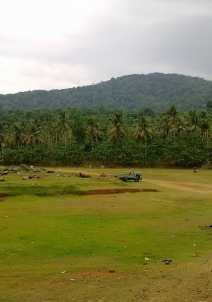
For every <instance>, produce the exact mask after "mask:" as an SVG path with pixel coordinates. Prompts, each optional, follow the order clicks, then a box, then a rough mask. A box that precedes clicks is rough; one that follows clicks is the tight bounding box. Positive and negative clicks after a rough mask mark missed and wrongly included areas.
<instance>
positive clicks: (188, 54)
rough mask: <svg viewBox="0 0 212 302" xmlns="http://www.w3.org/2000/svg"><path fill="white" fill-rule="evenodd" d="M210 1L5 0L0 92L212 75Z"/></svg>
mask: <svg viewBox="0 0 212 302" xmlns="http://www.w3.org/2000/svg"><path fill="white" fill-rule="evenodd" d="M211 14H212V2H211V1H209V0H202V1H201V2H200V1H197V0H192V1H191V0H160V1H158V0H130V1H129V0H89V1H88V0H78V1H75V0H51V1H50V0H30V1H29V0H28V1H27V0H19V1H16V0H1V2H0V81H1V87H0V93H13V92H18V91H24V90H34V89H47V90H49V89H60V88H69V87H72V86H81V85H88V84H91V83H93V82H94V83H96V82H100V81H103V80H108V79H110V78H111V77H117V76H122V75H124V74H131V73H149V72H157V71H158V72H166V73H167V72H168V73H172V72H173V73H175V72H177V73H182V74H189V75H194V76H201V77H205V78H207V79H212V71H211V70H212V66H211V65H212V64H211V62H212V60H211V59H212V51H211V50H212V49H211V48H212V44H211V41H210V34H211V28H212V27H211V25H212V24H211V23H212V22H211V20H212V19H211Z"/></svg>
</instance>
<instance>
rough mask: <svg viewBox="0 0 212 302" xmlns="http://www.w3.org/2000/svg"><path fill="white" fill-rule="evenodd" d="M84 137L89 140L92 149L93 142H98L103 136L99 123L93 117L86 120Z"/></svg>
mask: <svg viewBox="0 0 212 302" xmlns="http://www.w3.org/2000/svg"><path fill="white" fill-rule="evenodd" d="M86 135H87V137H88V138H89V139H90V140H91V143H92V148H93V144H94V142H96V141H98V140H99V139H100V138H101V137H102V136H103V133H102V132H101V130H100V129H99V123H98V122H97V120H96V118H95V117H93V116H91V117H89V118H88V119H87V127H86Z"/></svg>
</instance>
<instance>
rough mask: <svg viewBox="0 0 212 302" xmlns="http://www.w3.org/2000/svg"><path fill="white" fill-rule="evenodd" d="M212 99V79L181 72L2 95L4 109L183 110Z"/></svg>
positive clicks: (113, 79)
mask: <svg viewBox="0 0 212 302" xmlns="http://www.w3.org/2000/svg"><path fill="white" fill-rule="evenodd" d="M211 101H212V83H211V82H210V81H206V80H204V79H201V78H197V77H190V76H185V75H179V74H163V73H152V74H147V75H144V74H140V75H138V74H134V75H126V76H122V77H118V78H116V79H115V78H112V79H110V80H109V81H106V82H101V83H98V84H94V85H90V86H83V87H76V88H69V89H62V90H56V89H55V90H50V91H45V90H36V91H27V92H19V93H16V94H7V95H2V94H1V95H0V104H1V107H2V108H4V109H21V110H34V109H44V108H48V109H54V108H73V107H75V108H87V109H92V110H97V109H98V108H99V107H101V106H104V107H105V108H106V109H117V108H122V109H126V110H140V109H143V108H149V109H152V110H154V111H157V112H163V111H165V110H166V109H167V108H168V107H170V106H171V105H172V104H175V105H176V106H177V108H178V109H179V110H181V111H188V110H195V109H197V110H201V109H203V110H204V109H207V104H209V103H211Z"/></svg>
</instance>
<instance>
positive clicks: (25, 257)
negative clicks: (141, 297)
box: [0, 168, 212, 301]
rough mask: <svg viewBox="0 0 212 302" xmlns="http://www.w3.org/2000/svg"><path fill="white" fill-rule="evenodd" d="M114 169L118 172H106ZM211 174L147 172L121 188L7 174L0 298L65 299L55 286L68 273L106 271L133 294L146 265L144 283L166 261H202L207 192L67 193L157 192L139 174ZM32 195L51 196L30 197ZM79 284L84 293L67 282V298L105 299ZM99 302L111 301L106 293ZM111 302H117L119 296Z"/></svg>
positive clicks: (206, 248)
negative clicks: (121, 276)
mask: <svg viewBox="0 0 212 302" xmlns="http://www.w3.org/2000/svg"><path fill="white" fill-rule="evenodd" d="M67 170H68V168H67ZM119 171H120V172H122V171H123V170H121V169H120V170H108V171H107V172H108V173H109V172H110V173H111V174H117V172H119ZM88 172H89V171H88ZM92 172H96V173H98V172H101V171H99V170H97V169H92ZM67 173H68V172H67ZM210 173H211V172H210V171H208V170H205V171H201V173H200V172H198V173H197V174H198V176H197V174H195V175H193V174H192V173H191V171H190V170H159V169H155V170H154V169H152V170H151V169H146V170H144V171H143V178H144V181H143V182H139V183H134V182H132V183H124V182H121V181H119V180H118V179H116V178H114V177H112V176H110V177H106V178H99V176H98V175H97V174H96V175H93V176H92V178H89V179H81V178H78V177H70V178H68V177H64V178H61V177H58V176H57V175H56V174H54V175H52V174H51V175H48V176H46V177H45V178H42V179H38V180H33V179H32V180H29V181H23V180H22V178H21V176H20V175H8V176H7V177H5V179H6V181H5V182H4V183H2V184H1V186H0V192H2V193H8V194H12V196H9V197H4V198H1V202H0V269H1V270H0V277H1V281H0V291H1V296H2V300H1V301H62V300H61V297H63V301H69V298H70V296H69V295H68V292H67V291H66V290H65V291H64V286H59V285H58V284H63V285H64V284H65V283H64V282H68V281H67V279H66V276H67V274H69V275H70V276H71V274H74V273H76V272H79V273H80V272H81V273H82V274H83V273H86V272H87V273H89V272H108V270H109V269H114V270H115V271H116V272H119V273H123V274H126V273H130V274H131V275H130V277H129V278H130V281H129V280H128V281H129V283H130V284H131V285H130V286H131V287H132V288H134V289H135V287H136V286H137V285H138V282H140V281H139V280H140V278H141V275H139V274H142V275H143V274H144V273H145V268H146V267H148V269H149V270H151V271H152V274H151V276H150V277H149V278H150V279H151V278H153V279H154V278H156V279H157V278H159V277H158V275H157V273H156V272H157V271H158V270H161V265H162V264H161V260H163V259H172V261H173V263H174V264H175V265H179V267H181V265H182V264H183V263H187V262H191V261H192V262H194V263H195V262H198V261H199V260H201V259H203V258H204V257H207V255H208V254H210V253H211V250H212V248H211V246H212V245H211V243H212V242H211V240H212V230H210V229H205V230H202V229H201V228H199V226H200V225H211V224H212V221H211V216H212V196H211V195H210V194H204V193H192V192H183V191H176V190H174V189H170V188H165V187H160V189H161V190H160V191H159V192H156V193H133V194H127V193H125V194H123V193H122V194H111V195H104V194H100V195H88V196H78V195H75V194H67V193H70V192H73V191H77V190H91V189H104V188H105V189H108V188H120V187H126V188H135V187H139V188H155V187H157V188H159V187H158V186H155V185H150V184H148V183H145V177H146V178H152V179H162V180H169V181H171V180H172V181H177V182H186V179H188V178H189V182H202V183H203V184H205V183H207V184H209V183H210V179H209V177H210ZM199 175H200V176H199ZM196 176H197V177H196ZM39 193H40V194H45V193H51V194H53V195H52V196H37V195H36V194H39ZM145 258H149V259H151V260H148V261H147V260H145ZM61 272H65V273H64V274H61ZM134 274H135V275H134ZM137 274H138V275H137ZM136 276H137V277H136ZM67 278H69V277H67ZM70 278H71V277H70ZM70 278H69V279H68V280H69V282H70ZM127 278H128V277H127ZM136 278H137V279H136ZM150 279H148V280H150ZM83 280H84V279H83ZM106 280H107V281H106V283H107V284H109V285H108V286H109V287H110V288H111V289H110V290H109V292H110V293H111V294H113V292H115V290H116V287H117V280H116V281H115V283H114V285H112V284H113V283H112V281H111V279H110V278H109V279H106ZM121 280H122V281H120V282H121V285H120V286H121V288H120V290H121V292H122V290H123V292H124V287H126V283H125V282H126V278H124V279H121ZM136 280H137V281H136ZM83 282H84V283H82V284H84V286H85V288H86V289H87V291H88V292H87V294H86V292H84V294H83V295H82V293H81V292H80V286H79V285H78V284H74V283H73V284H71V285H70V284H69V285H70V286H71V288H69V290H68V291H71V292H72V293H73V292H74V295H73V296H71V297H73V298H74V301H99V300H98V299H100V298H101V297H102V296H103V295H105V293H102V291H101V290H100V288H99V286H97V285H96V284H93V283H92V284H91V283H89V281H88V280H87V279H85V280H84V281H83ZM101 282H102V283H101V286H103V287H104V286H106V285H105V281H104V282H103V281H101ZM36 284H38V285H39V291H38V288H37V285H36ZM52 284H57V285H56V287H54V286H52ZM133 284H134V285H133ZM90 287H92V290H91V288H90ZM11 288H14V290H10V289H11ZM15 290H17V293H18V295H16V294H15ZM100 292H101V296H100ZM123 295H124V294H123ZM125 295H126V297H125V298H123V297H124V296H123V297H122V298H121V300H122V301H130V299H132V297H131V296H130V293H128V294H126V292H125ZM106 296H107V295H106ZM66 299H67V300H66ZM89 299H90V300H89ZM92 299H93V300H92ZM105 299H106V300H103V301H110V300H109V296H108V298H107V297H106V298H105ZM113 301H120V296H119V297H118V295H117V296H116V297H115V298H114V299H113ZM188 301H189V300H188Z"/></svg>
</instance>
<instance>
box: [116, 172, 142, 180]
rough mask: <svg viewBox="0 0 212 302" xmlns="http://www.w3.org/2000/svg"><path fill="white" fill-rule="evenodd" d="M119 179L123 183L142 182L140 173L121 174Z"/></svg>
mask: <svg viewBox="0 0 212 302" xmlns="http://www.w3.org/2000/svg"><path fill="white" fill-rule="evenodd" d="M118 178H119V179H121V180H123V181H130V180H133V181H140V180H142V177H141V174H140V172H132V173H130V174H120V175H119V176H118Z"/></svg>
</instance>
